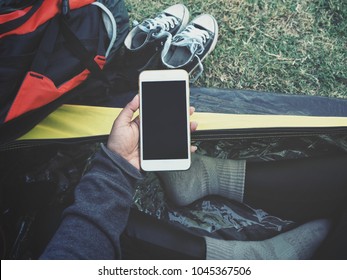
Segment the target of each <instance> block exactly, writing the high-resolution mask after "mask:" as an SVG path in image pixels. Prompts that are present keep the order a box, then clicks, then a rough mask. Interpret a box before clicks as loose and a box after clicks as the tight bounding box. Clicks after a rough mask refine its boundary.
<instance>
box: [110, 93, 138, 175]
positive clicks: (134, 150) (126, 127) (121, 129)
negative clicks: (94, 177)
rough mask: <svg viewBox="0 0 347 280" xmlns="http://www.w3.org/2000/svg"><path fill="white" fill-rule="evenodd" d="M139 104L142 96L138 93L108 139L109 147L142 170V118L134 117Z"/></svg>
mask: <svg viewBox="0 0 347 280" xmlns="http://www.w3.org/2000/svg"><path fill="white" fill-rule="evenodd" d="M139 106H140V98H139V95H136V96H135V97H134V98H133V100H131V101H130V102H129V103H128V104H127V105H126V106H125V107H124V109H123V110H122V111H121V112H120V114H119V115H118V117H117V118H116V120H115V121H114V123H113V126H112V130H111V133H110V136H109V137H108V141H107V148H109V149H110V150H111V151H113V152H116V153H118V154H119V155H120V156H122V157H123V158H124V159H126V160H127V161H128V162H129V163H131V164H132V165H133V166H135V167H136V168H137V169H138V170H140V153H139V135H140V119H139V116H137V117H136V118H135V119H134V120H132V118H133V116H134V113H135V112H136V111H137V109H138V108H139Z"/></svg>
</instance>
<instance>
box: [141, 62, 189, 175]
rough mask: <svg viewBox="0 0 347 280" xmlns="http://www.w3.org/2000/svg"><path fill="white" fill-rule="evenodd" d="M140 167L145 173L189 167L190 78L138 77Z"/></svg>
mask: <svg viewBox="0 0 347 280" xmlns="http://www.w3.org/2000/svg"><path fill="white" fill-rule="evenodd" d="M139 93H140V154H141V155H140V164H141V168H142V169H143V170H145V171H164V170H187V169H189V167H190V162H191V161H190V124H189V108H190V106H189V77H188V73H187V72H186V71H185V70H176V69H174V70H147V71H143V72H142V73H141V74H140V77H139Z"/></svg>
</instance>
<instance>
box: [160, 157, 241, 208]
mask: <svg viewBox="0 0 347 280" xmlns="http://www.w3.org/2000/svg"><path fill="white" fill-rule="evenodd" d="M245 168H246V161H244V160H239V161H236V160H226V159H217V158H212V157H207V156H202V155H198V154H192V164H191V167H190V169H189V170H187V171H168V172H158V173H157V174H158V176H159V177H160V178H161V180H162V181H163V182H164V189H165V192H166V194H167V195H168V197H169V198H170V200H172V201H173V202H174V203H175V204H176V205H178V206H184V205H188V204H190V203H192V202H193V201H195V200H197V199H199V198H202V197H204V196H206V195H212V194H213V195H221V196H223V197H227V198H229V199H233V200H236V201H238V202H243V193H244V181H245Z"/></svg>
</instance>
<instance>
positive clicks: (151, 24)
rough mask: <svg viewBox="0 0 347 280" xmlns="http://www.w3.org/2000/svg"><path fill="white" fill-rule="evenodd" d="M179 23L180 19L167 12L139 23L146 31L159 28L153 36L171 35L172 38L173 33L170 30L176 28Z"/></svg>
mask: <svg viewBox="0 0 347 280" xmlns="http://www.w3.org/2000/svg"><path fill="white" fill-rule="evenodd" d="M177 24H178V20H177V19H176V18H175V17H174V16H167V15H165V14H161V15H159V16H157V17H156V18H154V19H146V20H144V21H143V22H142V23H141V24H140V25H139V28H140V29H141V30H142V31H143V32H146V33H149V32H150V31H152V30H157V32H155V33H153V34H152V36H153V37H156V38H161V37H163V36H170V39H171V38H172V35H171V33H169V32H168V31H169V30H170V29H172V28H174V27H175V25H177ZM169 34H170V35H169Z"/></svg>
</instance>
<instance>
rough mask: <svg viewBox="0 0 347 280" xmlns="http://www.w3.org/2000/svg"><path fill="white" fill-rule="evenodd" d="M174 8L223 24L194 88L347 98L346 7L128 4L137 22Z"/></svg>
mask: <svg viewBox="0 0 347 280" xmlns="http://www.w3.org/2000/svg"><path fill="white" fill-rule="evenodd" d="M174 3H183V4H185V5H186V6H187V7H188V9H189V11H190V14H191V18H194V17H195V16H197V15H199V14H201V13H209V14H212V15H213V16H214V17H215V18H216V19H217V22H218V24H219V40H218V43H217V47H216V49H215V50H214V52H213V53H212V54H211V55H210V56H209V57H208V58H207V59H206V60H205V61H204V67H205V71H204V74H203V75H202V76H201V77H200V78H199V80H198V81H197V83H196V85H198V86H207V87H219V88H231V89H251V90H261V91H272V92H282V93H294V94H306V95H320V96H330V97H343V98H347V2H346V1H341V0H330V1H328V0H326V1H323V0H302V1H293V0H292V1H290V0H282V1H266V0H227V1H221V0H182V1H172V0H161V1H139V0H126V5H127V7H128V11H129V16H130V21H133V20H137V21H139V22H141V21H142V20H143V19H145V18H147V17H150V16H153V15H155V14H157V13H158V12H159V11H161V10H163V9H165V8H166V7H168V6H170V5H172V4H174Z"/></svg>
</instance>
